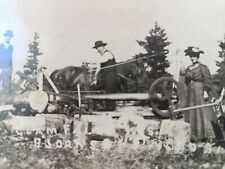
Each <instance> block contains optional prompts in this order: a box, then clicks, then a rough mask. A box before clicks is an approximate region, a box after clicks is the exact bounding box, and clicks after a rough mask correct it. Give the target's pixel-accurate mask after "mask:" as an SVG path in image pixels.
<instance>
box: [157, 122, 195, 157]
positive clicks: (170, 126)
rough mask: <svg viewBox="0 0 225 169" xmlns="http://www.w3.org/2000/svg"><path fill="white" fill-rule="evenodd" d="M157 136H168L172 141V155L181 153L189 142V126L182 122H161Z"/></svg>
mask: <svg viewBox="0 0 225 169" xmlns="http://www.w3.org/2000/svg"><path fill="white" fill-rule="evenodd" d="M159 135H168V136H169V137H170V138H172V139H173V147H174V149H173V150H174V153H175V154H179V153H182V152H183V150H184V148H185V145H186V143H188V142H189V141H190V136H191V128H190V124H189V123H186V122H183V121H171V120H162V123H161V127H160V133H159Z"/></svg>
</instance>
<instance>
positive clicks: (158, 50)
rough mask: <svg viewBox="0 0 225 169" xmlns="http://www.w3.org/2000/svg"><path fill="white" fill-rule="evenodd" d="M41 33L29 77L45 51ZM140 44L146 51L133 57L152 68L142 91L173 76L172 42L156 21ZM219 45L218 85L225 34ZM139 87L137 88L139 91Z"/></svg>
mask: <svg viewBox="0 0 225 169" xmlns="http://www.w3.org/2000/svg"><path fill="white" fill-rule="evenodd" d="M39 38H40V37H39V35H38V33H37V32H35V33H34V37H33V40H32V42H31V43H29V45H28V53H29V55H28V56H27V62H26V63H25V65H24V66H23V67H24V74H26V75H27V76H29V77H36V76H37V68H38V65H39V59H38V58H39V56H41V55H42V54H43V53H42V52H41V51H40V41H39ZM137 43H138V45H140V46H141V47H143V48H144V50H145V53H139V54H136V55H134V56H132V58H134V59H139V58H142V57H145V59H143V60H141V61H139V62H140V63H139V64H138V65H140V66H142V67H145V66H148V67H149V68H150V70H149V71H146V72H145V73H146V75H147V76H145V78H144V79H142V81H141V84H142V85H141V86H140V88H141V89H142V91H148V90H149V86H150V85H151V84H152V83H153V81H154V80H156V79H157V78H159V77H163V76H172V75H171V74H170V73H168V71H167V68H169V67H170V62H169V61H168V54H169V52H170V51H169V49H168V47H169V45H170V44H171V42H170V41H169V39H168V36H167V33H166V31H165V29H163V28H161V26H159V25H158V23H157V22H155V24H154V27H153V28H151V29H150V31H149V34H148V35H146V37H145V39H144V40H137ZM218 46H219V47H220V50H219V51H218V56H215V57H219V58H220V60H217V61H216V66H217V67H218V70H217V71H216V73H215V74H214V75H213V81H214V82H215V83H216V84H217V85H218V86H220V87H221V86H224V85H225V36H224V39H223V40H220V41H218ZM155 54H159V55H157V56H154V57H150V56H152V55H155ZM138 90H139V89H137V91H138Z"/></svg>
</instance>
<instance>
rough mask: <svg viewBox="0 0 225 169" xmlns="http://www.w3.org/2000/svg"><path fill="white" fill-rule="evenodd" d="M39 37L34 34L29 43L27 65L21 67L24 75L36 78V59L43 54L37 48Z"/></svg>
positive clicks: (37, 61)
mask: <svg viewBox="0 0 225 169" xmlns="http://www.w3.org/2000/svg"><path fill="white" fill-rule="evenodd" d="M38 40H39V36H38V33H37V32H35V33H34V39H33V42H31V43H30V44H29V45H28V47H29V50H28V53H29V55H28V58H27V63H26V64H25V65H24V66H23V67H24V74H26V75H28V76H34V77H35V76H36V75H37V68H38V63H39V60H38V57H39V56H40V55H42V54H43V53H41V52H40V48H39V45H40V43H39V41H38Z"/></svg>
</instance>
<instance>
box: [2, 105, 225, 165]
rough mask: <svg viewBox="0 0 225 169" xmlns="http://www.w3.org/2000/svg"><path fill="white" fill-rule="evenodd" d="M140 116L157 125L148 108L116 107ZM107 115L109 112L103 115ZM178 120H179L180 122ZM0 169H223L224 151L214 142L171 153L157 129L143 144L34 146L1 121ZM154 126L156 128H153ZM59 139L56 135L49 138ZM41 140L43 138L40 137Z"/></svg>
mask: <svg viewBox="0 0 225 169" xmlns="http://www.w3.org/2000/svg"><path fill="white" fill-rule="evenodd" d="M124 111H125V112H129V113H131V114H132V112H136V113H138V114H142V115H143V114H144V116H145V117H146V118H148V120H149V121H151V122H152V123H154V122H156V123H155V124H157V122H159V119H158V118H156V117H155V116H154V115H153V114H152V113H151V110H150V109H149V108H148V107H144V108H143V107H131V106H128V107H120V108H118V109H117V111H116V112H113V113H114V116H115V117H116V116H117V115H119V114H121V113H122V112H124ZM104 113H105V114H108V115H109V114H110V112H104ZM181 120H182V119H181ZM0 125H1V126H0V135H1V137H0V168H1V169H31V168H32V169H64V168H65V169H96V168H98V169H134V168H135V169H136V168H140V169H186V168H191V169H201V168H202V169H204V168H208V169H225V150H224V148H222V147H221V146H215V142H206V143H189V144H187V145H186V147H185V149H184V151H183V152H182V153H180V154H174V153H173V151H171V150H172V148H173V145H172V144H170V142H169V138H166V137H158V136H157V134H156V132H157V129H155V130H153V132H152V133H151V132H150V134H149V138H148V142H147V143H145V144H132V143H134V140H132V141H133V142H130V143H128V144H124V143H123V142H111V141H109V140H107V139H106V140H105V141H103V142H102V141H93V142H92V144H91V147H87V146H84V147H77V146H72V147H65V146H64V147H61V146H59V147H55V148H53V149H48V148H46V147H43V146H40V147H37V146H34V144H33V142H32V139H30V140H29V138H30V137H32V136H30V137H26V139H25V140H24V138H23V139H22V141H21V137H19V136H18V137H13V135H12V132H11V131H10V130H9V129H8V127H7V125H6V124H5V123H4V122H2V121H1V122H0ZM155 126H157V125H155ZM58 138H60V139H62V137H60V135H57V136H55V137H53V138H52V139H58ZM42 139H43V138H42Z"/></svg>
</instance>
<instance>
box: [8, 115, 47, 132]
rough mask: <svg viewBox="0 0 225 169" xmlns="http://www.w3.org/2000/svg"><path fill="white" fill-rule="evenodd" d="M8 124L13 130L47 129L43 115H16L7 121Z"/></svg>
mask: <svg viewBox="0 0 225 169" xmlns="http://www.w3.org/2000/svg"><path fill="white" fill-rule="evenodd" d="M7 125H8V126H9V128H11V130H12V131H13V130H17V131H27V130H28V131H37V130H45V126H46V121H45V119H44V118H42V117H33V116H14V117H13V118H12V119H10V120H8V121H7Z"/></svg>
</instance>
